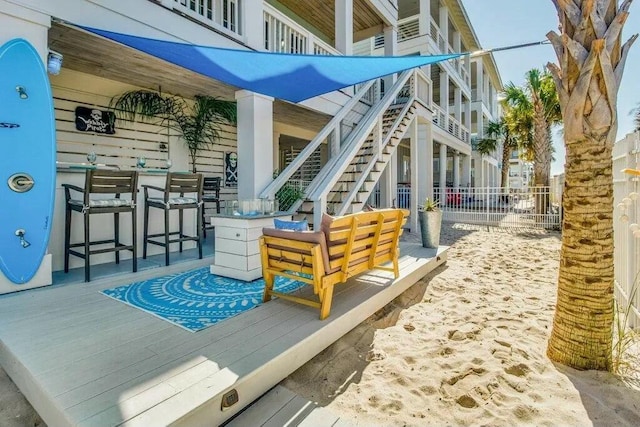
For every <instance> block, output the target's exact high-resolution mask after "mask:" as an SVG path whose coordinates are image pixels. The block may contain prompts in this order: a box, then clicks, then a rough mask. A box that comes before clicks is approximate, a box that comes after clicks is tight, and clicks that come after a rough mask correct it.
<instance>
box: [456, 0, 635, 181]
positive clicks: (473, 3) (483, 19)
mask: <svg viewBox="0 0 640 427" xmlns="http://www.w3.org/2000/svg"><path fill="white" fill-rule="evenodd" d="M462 3H463V4H464V7H465V9H466V10H467V14H468V15H469V19H470V20H471V23H472V25H473V28H474V29H475V32H476V35H477V36H478V39H479V40H480V45H481V46H482V47H483V48H485V49H486V48H494V47H502V46H510V45H515V44H520V43H527V42H533V41H540V40H545V39H546V34H547V33H548V32H549V31H551V30H555V31H556V32H558V15H557V13H556V9H555V7H554V6H553V3H552V2H551V0H462ZM637 33H640V1H635V2H634V3H633V4H632V6H631V9H630V15H629V18H628V19H627V23H626V25H625V30H624V33H623V39H624V41H626V40H627V39H628V38H629V37H630V36H631V35H632V34H637ZM494 58H495V60H496V63H497V64H498V70H499V72H500V75H501V77H502V82H503V84H507V83H508V82H513V83H515V84H516V85H522V84H523V83H524V75H525V73H526V72H527V71H528V70H530V69H532V68H536V67H537V68H542V66H543V65H545V64H546V63H547V62H550V61H553V62H556V63H557V60H556V56H555V53H554V51H553V48H552V47H551V45H543V46H535V47H529V48H523V49H514V50H509V51H505V52H496V53H495V54H494ZM639 105H640V39H639V40H637V41H636V43H635V44H634V45H633V47H632V48H631V51H630V53H629V56H628V58H627V65H626V67H625V71H624V77H623V80H622V84H621V86H620V91H619V95H618V138H617V139H616V140H620V139H622V138H624V136H625V135H626V134H628V133H631V132H632V131H633V128H634V125H633V115H632V114H631V112H632V110H633V109H634V108H636V107H638V106H639ZM554 146H555V148H556V153H555V161H554V162H553V163H552V165H551V174H552V175H556V174H559V173H562V172H563V171H564V161H565V159H564V146H563V142H562V136H561V135H555V136H554Z"/></svg>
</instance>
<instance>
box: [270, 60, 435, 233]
mask: <svg viewBox="0 0 640 427" xmlns="http://www.w3.org/2000/svg"><path fill="white" fill-rule="evenodd" d="M378 85H379V82H377V81H376V82H368V83H367V84H365V85H364V86H363V87H362V88H361V89H360V90H359V91H358V92H357V93H356V95H355V96H354V97H353V99H352V100H351V101H350V102H349V103H347V104H346V105H345V107H343V109H342V110H341V111H340V112H338V114H337V115H336V116H335V117H334V118H333V119H332V120H331V121H330V122H329V123H328V124H327V126H325V128H324V129H322V131H320V133H318V135H317V136H316V137H315V138H314V139H313V141H311V142H310V143H309V144H308V145H307V147H305V149H304V150H302V152H301V153H300V154H299V155H298V156H297V157H296V159H295V160H294V161H293V162H292V163H291V164H289V165H288V166H287V168H285V169H284V170H283V171H282V173H281V174H280V175H279V176H278V177H277V178H276V179H274V181H273V182H272V183H271V184H270V185H269V186H268V187H267V188H265V190H264V191H263V192H262V193H261V195H260V196H261V197H262V198H272V197H275V195H276V194H277V193H278V192H280V194H282V192H283V191H284V190H285V189H286V190H289V189H290V188H292V187H293V186H296V185H297V184H296V183H295V180H291V177H292V176H294V174H295V173H296V171H298V170H299V169H300V168H301V167H303V165H304V162H305V161H306V160H307V159H308V158H309V157H310V156H311V154H312V153H313V152H314V151H315V150H316V149H317V147H319V146H320V144H321V143H323V142H324V141H326V142H327V143H328V144H329V153H330V158H329V161H328V162H327V163H326V164H325V165H324V167H323V168H322V169H321V170H320V173H318V175H317V176H316V177H315V178H314V179H313V181H311V182H310V183H309V184H308V185H307V186H305V187H304V188H300V190H302V192H303V195H302V194H301V193H298V195H302V197H301V199H300V200H297V201H296V202H295V203H287V205H288V206H286V208H288V210H289V211H291V212H292V213H297V216H298V218H300V219H302V218H306V219H307V220H308V221H309V223H311V224H314V223H315V224H319V222H320V219H321V216H322V213H323V212H328V213H330V214H333V215H344V214H347V213H353V212H358V211H361V210H362V208H363V207H364V204H365V203H366V200H367V199H368V198H369V195H370V194H371V192H372V191H373V189H374V187H375V185H376V183H377V182H378V180H379V179H380V177H381V175H382V173H383V171H384V169H385V167H386V166H387V164H388V163H389V161H391V159H392V157H393V153H394V152H395V150H396V148H397V147H398V145H399V144H400V141H401V139H402V137H403V136H404V134H405V133H406V131H407V128H408V127H409V125H410V124H411V122H412V121H413V120H414V118H415V116H416V113H417V111H418V109H419V108H421V109H422V111H426V110H425V107H426V108H427V109H429V107H430V105H431V96H430V95H431V91H430V81H429V79H428V78H427V77H426V76H425V75H424V73H422V72H421V71H419V70H409V71H405V72H404V73H402V74H401V75H400V76H399V77H398V79H397V80H396V82H395V83H394V84H393V86H392V87H391V88H390V89H389V90H387V91H386V93H385V94H384V96H380V93H379V90H378ZM428 119H429V120H430V118H428Z"/></svg>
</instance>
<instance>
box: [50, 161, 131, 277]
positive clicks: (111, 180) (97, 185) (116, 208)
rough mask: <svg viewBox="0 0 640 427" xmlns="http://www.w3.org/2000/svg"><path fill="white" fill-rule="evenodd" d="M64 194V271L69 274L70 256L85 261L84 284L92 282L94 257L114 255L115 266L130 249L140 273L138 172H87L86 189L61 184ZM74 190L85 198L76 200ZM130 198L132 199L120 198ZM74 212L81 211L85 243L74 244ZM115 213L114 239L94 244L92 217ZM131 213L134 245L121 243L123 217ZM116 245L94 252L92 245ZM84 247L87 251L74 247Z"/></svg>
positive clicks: (98, 241)
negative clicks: (137, 241) (122, 215)
mask: <svg viewBox="0 0 640 427" xmlns="http://www.w3.org/2000/svg"><path fill="white" fill-rule="evenodd" d="M62 186H63V187H64V193H65V213H66V217H65V229H64V272H65V273H68V272H69V255H73V256H77V257H79V258H83V259H84V281H85V282H88V281H90V280H91V261H90V257H91V255H95V254H101V253H107V252H115V258H116V264H119V263H120V251H123V250H128V251H131V252H132V254H133V260H132V261H133V272H134V273H135V272H136V271H138V262H137V246H136V194H137V192H138V190H137V186H138V172H137V171H113V170H87V171H86V173H85V184H84V188H82V187H78V186H76V185H71V184H62ZM71 191H76V192H78V193H81V194H82V198H81V199H80V198H73V197H72V196H71ZM95 194H101V195H105V194H113V195H114V196H113V197H112V198H95V199H94V198H92V197H91V195H95ZM122 195H129V198H125V199H123V198H121V197H120V196H122ZM72 212H79V213H81V214H82V215H83V218H84V241H83V242H80V243H71V218H72V215H71V213H72ZM106 213H112V214H113V229H114V230H113V231H114V233H113V234H114V237H113V239H107V240H97V241H93V242H92V241H91V239H90V221H89V219H90V217H91V215H93V214H106ZM121 213H130V214H131V244H129V245H125V244H122V243H120V214H121ZM105 244H113V247H109V248H102V249H94V250H92V249H91V246H92V245H105ZM78 247H83V248H84V252H78V251H76V250H73V249H72V248H78Z"/></svg>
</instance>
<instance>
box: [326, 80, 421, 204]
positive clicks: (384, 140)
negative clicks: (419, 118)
mask: <svg viewBox="0 0 640 427" xmlns="http://www.w3.org/2000/svg"><path fill="white" fill-rule="evenodd" d="M415 79H416V75H415V73H414V75H413V76H411V79H410V80H409V82H408V85H409V88H410V92H409V93H410V94H409V98H408V99H406V97H405V98H404V99H403V101H402V102H405V105H404V107H403V108H402V110H401V111H400V113H399V114H398V116H397V117H396V119H395V120H394V122H393V124H392V125H391V127H390V128H389V131H388V132H387V133H386V135H384V136H383V135H382V132H378V135H377V137H378V141H377V144H376V145H375V146H376V147H377V148H376V153H375V154H376V155H374V156H371V159H370V160H369V162H368V163H367V165H366V167H365V168H364V170H363V171H362V172H360V175H359V176H358V179H357V181H356V182H355V183H354V185H353V187H352V188H351V190H350V191H349V194H347V197H346V198H345V200H344V201H343V203H342V204H341V205H340V207H339V208H338V209H337V210H336V212H335V214H336V215H344V214H345V213H346V212H347V210H348V209H349V206H350V205H351V203H352V202H353V200H354V199H355V197H356V195H357V194H358V192H359V191H360V189H361V188H362V186H363V185H364V183H365V181H366V179H367V177H368V176H369V173H370V172H371V171H372V170H373V167H374V166H375V164H376V163H377V162H378V160H380V159H381V158H382V153H383V150H384V149H385V148H386V147H387V145H388V144H389V141H391V138H392V137H393V135H394V133H395V131H396V129H398V126H400V124H401V123H402V121H403V120H404V118H405V117H406V115H407V113H408V112H409V110H410V109H411V107H412V106H413V102H414V101H415V99H416V84H415V83H416V82H415ZM405 86H406V85H405ZM380 121H382V119H380Z"/></svg>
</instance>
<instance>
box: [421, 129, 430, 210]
mask: <svg viewBox="0 0 640 427" xmlns="http://www.w3.org/2000/svg"><path fill="white" fill-rule="evenodd" d="M418 132H419V133H420V144H424V145H425V147H424V158H423V160H421V163H420V170H422V174H420V175H418V176H419V177H422V176H423V175H424V178H420V179H421V180H422V182H424V183H425V184H424V189H423V191H424V192H423V193H421V194H420V198H419V199H418V200H419V201H421V202H422V201H423V200H424V199H426V198H427V197H428V198H430V199H433V122H432V121H429V123H427V124H425V125H422V124H421V125H420V126H419V127H418ZM419 173H420V172H419Z"/></svg>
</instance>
